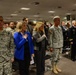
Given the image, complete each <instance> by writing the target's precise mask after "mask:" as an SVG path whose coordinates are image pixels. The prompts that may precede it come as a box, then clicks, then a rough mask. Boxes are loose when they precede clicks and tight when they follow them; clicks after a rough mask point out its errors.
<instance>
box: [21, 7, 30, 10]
mask: <svg viewBox="0 0 76 75" xmlns="http://www.w3.org/2000/svg"><path fill="white" fill-rule="evenodd" d="M21 10H30V8H25V7H22V8H21Z"/></svg>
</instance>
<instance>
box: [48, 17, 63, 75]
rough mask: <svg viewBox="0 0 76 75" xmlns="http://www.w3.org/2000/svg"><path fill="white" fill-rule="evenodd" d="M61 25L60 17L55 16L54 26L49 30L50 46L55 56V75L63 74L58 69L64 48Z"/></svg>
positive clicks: (53, 63) (53, 61) (53, 60)
mask: <svg viewBox="0 0 76 75" xmlns="http://www.w3.org/2000/svg"><path fill="white" fill-rule="evenodd" d="M59 25H60V17H59V16H55V17H54V25H53V26H52V27H50V29H49V32H50V39H49V44H50V51H52V56H53V59H52V66H53V72H54V73H55V74H58V72H61V70H60V69H59V68H58V67H57V64H58V62H59V59H60V56H61V53H62V47H63V34H62V29H61V27H60V26H59Z"/></svg>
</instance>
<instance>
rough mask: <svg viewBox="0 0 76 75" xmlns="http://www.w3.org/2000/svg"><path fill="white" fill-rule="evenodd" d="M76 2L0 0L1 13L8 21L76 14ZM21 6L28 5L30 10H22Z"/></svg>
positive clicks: (59, 0) (60, 0) (71, 0)
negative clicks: (36, 3) (52, 12)
mask: <svg viewBox="0 0 76 75" xmlns="http://www.w3.org/2000/svg"><path fill="white" fill-rule="evenodd" d="M35 2H39V5H35ZM75 4H76V0H0V15H2V16H3V17H4V20H6V21H19V20H21V19H22V18H23V17H28V18H29V19H37V20H51V18H52V17H53V16H55V15H59V16H60V17H62V18H63V17H65V16H66V13H71V15H76V5H75ZM21 7H27V8H30V10H27V11H26V10H21V9H20V8H21ZM59 7H61V8H59ZM48 11H55V13H54V14H51V13H48ZM11 14H17V16H11ZM34 15H39V16H38V17H36V16H34Z"/></svg>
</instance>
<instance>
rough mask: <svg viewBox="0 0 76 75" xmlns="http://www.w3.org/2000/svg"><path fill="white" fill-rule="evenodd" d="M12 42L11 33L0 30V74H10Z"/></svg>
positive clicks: (12, 51)
mask: <svg viewBox="0 0 76 75" xmlns="http://www.w3.org/2000/svg"><path fill="white" fill-rule="evenodd" d="M13 53H14V43H13V37H12V34H11V33H8V32H6V31H5V30H2V31H0V75H12V66H11V64H12V63H11V58H13Z"/></svg>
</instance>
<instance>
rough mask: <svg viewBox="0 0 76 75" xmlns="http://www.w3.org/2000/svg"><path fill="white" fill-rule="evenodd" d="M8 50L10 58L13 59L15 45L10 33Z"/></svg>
mask: <svg viewBox="0 0 76 75" xmlns="http://www.w3.org/2000/svg"><path fill="white" fill-rule="evenodd" d="M9 50H10V56H11V58H14V50H15V44H14V39H13V35H12V33H10V42H9Z"/></svg>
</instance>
